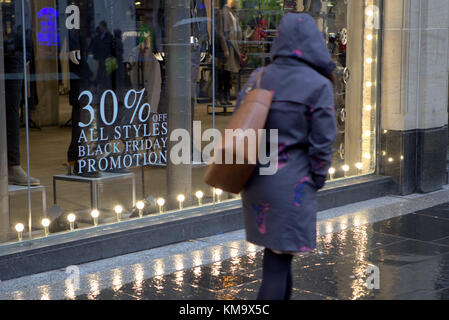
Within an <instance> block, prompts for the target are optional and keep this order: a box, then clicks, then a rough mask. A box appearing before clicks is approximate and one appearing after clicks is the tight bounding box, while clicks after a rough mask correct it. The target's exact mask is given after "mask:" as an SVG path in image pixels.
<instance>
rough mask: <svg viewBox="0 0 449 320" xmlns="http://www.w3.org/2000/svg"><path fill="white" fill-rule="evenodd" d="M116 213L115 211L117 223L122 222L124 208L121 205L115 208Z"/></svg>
mask: <svg viewBox="0 0 449 320" xmlns="http://www.w3.org/2000/svg"><path fill="white" fill-rule="evenodd" d="M114 211H115V213H116V215H117V221H118V222H120V221H122V213H123V207H122V206H120V205H118V206H115V208H114Z"/></svg>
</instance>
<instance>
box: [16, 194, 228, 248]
mask: <svg viewBox="0 0 449 320" xmlns="http://www.w3.org/2000/svg"><path fill="white" fill-rule="evenodd" d="M223 193H224V192H223V190H221V189H218V188H212V195H213V202H212V203H214V204H215V203H221V202H222V200H221V197H222V195H223ZM204 196H205V194H204V192H203V191H201V190H199V191H197V192H196V193H195V198H196V201H195V202H196V203H197V206H198V207H201V206H203V205H205V204H204V203H203V199H204ZM176 200H177V202H178V208H179V210H183V209H184V203H185V201H186V196H185V195H184V194H179V195H178V196H177V197H176ZM156 205H157V208H158V213H159V214H162V213H164V212H169V211H166V200H165V199H164V198H158V199H157V200H156ZM146 206H147V205H146V202H145V201H143V200H141V201H138V202H137V203H136V206H135V209H137V211H138V214H139V218H144V210H145V207H146ZM113 211H114V213H115V217H116V221H115V222H122V221H123V220H124V219H123V213H124V211H125V209H124V208H123V206H122V205H116V206H115V207H114V208H113ZM100 215H101V212H100V210H98V209H93V210H92V211H91V212H90V216H91V218H92V225H93V226H94V227H97V226H98V225H99V218H100ZM76 220H77V216H76V214H75V213H69V214H67V222H68V223H69V227H70V230H69V231H75V230H76V228H75V222H76ZM41 224H42V227H43V228H44V235H45V237H48V236H49V235H50V225H51V220H50V219H49V218H44V219H42V221H41ZM15 230H16V232H17V238H18V241H19V242H20V241H23V232H24V230H25V225H24V224H23V223H18V224H16V226H15Z"/></svg>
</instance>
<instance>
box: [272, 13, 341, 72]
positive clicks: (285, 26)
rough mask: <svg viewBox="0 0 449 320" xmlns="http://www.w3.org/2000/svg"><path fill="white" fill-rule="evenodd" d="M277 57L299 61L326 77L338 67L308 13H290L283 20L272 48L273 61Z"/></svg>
mask: <svg viewBox="0 0 449 320" xmlns="http://www.w3.org/2000/svg"><path fill="white" fill-rule="evenodd" d="M277 57H292V58H296V59H299V60H301V61H303V62H305V63H307V64H309V65H310V66H311V67H313V68H314V69H315V70H317V71H318V72H320V73H321V74H323V75H325V76H328V75H330V74H331V73H332V72H333V71H334V69H335V67H336V66H335V63H334V62H333V61H332V59H331V56H330V54H329V50H328V48H327V45H326V41H325V40H324V37H323V35H322V34H321V32H320V30H319V29H318V26H317V24H316V22H315V20H314V19H313V18H312V17H311V16H310V15H308V14H306V13H288V14H287V15H285V16H284V18H283V19H282V20H281V23H280V24H279V27H278V36H277V38H276V40H275V41H274V44H273V47H272V48H271V59H272V60H273V61H274V60H275V59H276V58H277Z"/></svg>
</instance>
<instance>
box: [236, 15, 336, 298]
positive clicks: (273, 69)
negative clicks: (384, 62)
mask: <svg viewBox="0 0 449 320" xmlns="http://www.w3.org/2000/svg"><path fill="white" fill-rule="evenodd" d="M271 59H272V63H271V64H270V65H269V66H267V67H265V68H264V71H263V77H262V82H261V87H262V88H263V89H266V90H272V91H273V92H274V99H273V103H272V106H271V110H270V114H269V116H268V121H267V127H266V129H267V130H270V129H277V130H278V136H279V155H278V156H279V159H278V172H277V173H276V174H275V175H273V176H262V175H260V174H259V170H258V169H256V170H255V172H254V175H253V176H252V178H251V180H250V181H249V183H248V185H247V186H246V187H245V190H244V192H243V211H244V222H245V229H246V234H247V240H248V241H249V242H251V243H254V244H256V245H258V246H262V247H265V248H266V249H265V252H264V259H263V281H262V286H261V289H260V292H259V296H258V299H259V300H289V299H290V296H291V291H292V286H293V284H292V274H291V263H292V258H293V256H294V255H295V254H306V253H309V252H311V251H313V250H314V249H315V248H316V222H317V199H316V193H317V191H318V190H319V189H321V188H323V186H324V184H325V180H326V177H327V173H328V170H329V167H330V162H331V158H332V154H333V143H334V140H335V137H336V132H337V130H336V120H335V111H334V89H333V83H334V80H333V75H332V73H333V71H334V69H335V64H334V63H333V62H332V60H331V57H330V54H329V52H328V49H327V46H326V43H325V41H324V38H323V36H322V34H321V32H320V31H319V30H318V27H317V25H316V23H315V21H314V19H313V18H312V17H311V16H309V15H307V14H287V15H286V16H285V17H284V18H283V19H282V21H281V23H280V25H279V28H278V37H277V39H276V40H275V42H274V44H273V47H272V51H271ZM258 72H260V69H258V70H256V71H255V72H254V73H253V74H252V76H251V78H250V79H249V81H248V82H247V84H246V85H245V87H244V88H243V90H242V92H241V93H240V94H239V99H238V100H239V101H238V103H240V101H242V100H243V99H244V97H245V92H246V90H247V88H248V86H249V85H250V84H251V83H254V82H255V79H256V76H257V74H258ZM268 132H269V131H268ZM267 143H268V144H269V143H270V141H269V140H268V141H267ZM267 150H269V149H267Z"/></svg>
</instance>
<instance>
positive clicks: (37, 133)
mask: <svg viewBox="0 0 449 320" xmlns="http://www.w3.org/2000/svg"><path fill="white" fill-rule="evenodd" d="M60 106H61V107H60V115H59V124H60V126H52V127H43V128H41V130H38V129H31V130H30V161H31V165H30V169H31V175H32V176H33V177H35V178H38V179H40V181H41V185H43V186H44V187H45V192H46V200H47V211H48V209H50V208H52V206H53V205H54V203H53V202H54V201H53V195H54V190H53V177H54V176H55V175H61V174H66V173H67V148H68V146H69V143H70V139H71V127H70V126H64V124H66V123H67V122H68V121H69V120H70V117H71V106H70V105H69V104H68V97H67V96H66V95H65V96H61V97H60ZM207 106H208V104H207V103H205V104H198V105H197V106H196V110H195V120H196V121H201V125H202V130H203V131H204V130H205V129H207V128H212V127H213V116H212V115H211V114H208V108H207ZM216 111H217V113H216V116H215V127H216V128H218V129H222V128H224V127H225V125H226V123H227V121H228V120H229V118H230V117H229V116H230V113H228V114H226V115H225V114H220V113H219V112H221V111H222V108H218V107H217V109H216ZM227 111H228V112H232V108H231V109H228V110H227ZM21 163H22V166H23V168H24V169H25V170H26V131H25V128H23V129H22V130H21ZM204 171H205V166H204V165H200V166H194V167H193V169H192V192H193V193H195V192H196V191H197V190H202V191H203V192H204V194H205V197H204V200H203V203H207V202H212V190H211V189H210V188H209V187H207V186H206V185H205V184H204V183H203V175H204ZM132 172H134V173H135V180H136V198H137V200H141V199H143V198H146V197H148V196H153V197H154V198H155V199H157V198H158V197H164V198H166V196H167V183H166V181H167V174H166V168H165V167H147V168H145V170H144V176H145V178H144V181H145V197H143V194H142V175H141V168H135V169H133V170H132ZM131 181H132V180H130V179H128V180H121V181H120V182H119V183H116V182H115V183H114V182H110V183H105V184H104V185H103V186H102V187H100V190H99V210H100V212H102V216H103V219H104V218H106V220H100V223H101V222H102V221H104V222H106V221H111V220H112V221H111V222H113V219H114V212H113V208H114V207H115V206H116V205H117V204H120V205H122V206H123V207H124V208H125V212H130V210H132V182H131ZM31 195H32V196H31V203H32V205H31V208H32V221H33V223H32V225H33V228H34V229H36V232H37V233H38V234H39V233H42V230H41V229H42V227H41V225H40V223H41V219H42V217H43V215H44V214H43V209H42V208H43V205H42V196H41V193H40V192H32V193H31ZM226 198H227V197H223V198H222V200H223V199H226ZM192 202H193V203H194V204H195V202H194V201H193V199H192ZM57 205H58V206H59V207H60V208H61V209H63V210H64V212H75V213H79V214H80V215H81V216H80V217H79V218H78V219H77V222H78V227H83V226H89V225H92V221H91V218H90V216H89V212H90V209H91V208H90V206H91V204H90V186H89V184H88V183H77V182H65V181H58V182H57ZM187 205H188V199H187V200H186V203H185V206H187ZM10 207H11V209H10V222H11V226H15V225H16V224H17V223H19V222H20V223H23V224H25V225H26V224H27V223H26V222H27V221H28V208H27V195H26V193H25V194H22V195H16V196H11V197H10ZM155 211H156V212H157V209H155ZM83 212H84V214H83ZM156 212H155V213H156ZM126 216H127V215H126V214H125V215H124V217H126ZM12 231H13V230H12ZM15 237H16V234H15V232H11V239H13V238H15Z"/></svg>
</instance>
